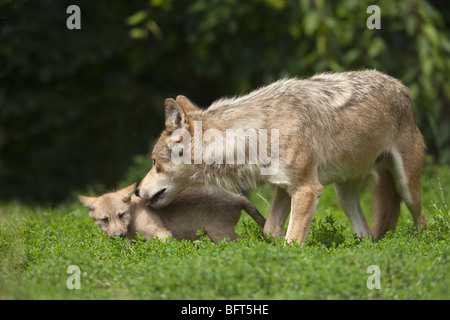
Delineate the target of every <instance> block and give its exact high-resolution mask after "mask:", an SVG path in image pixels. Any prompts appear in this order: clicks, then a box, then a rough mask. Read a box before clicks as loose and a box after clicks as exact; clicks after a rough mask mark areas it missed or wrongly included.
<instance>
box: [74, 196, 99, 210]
mask: <svg viewBox="0 0 450 320" xmlns="http://www.w3.org/2000/svg"><path fill="white" fill-rule="evenodd" d="M78 199H80V201H81V203H82V204H83V205H84V206H85V207H86V208H88V209H89V210H94V209H95V207H94V202H95V200H97V197H85V196H82V195H78Z"/></svg>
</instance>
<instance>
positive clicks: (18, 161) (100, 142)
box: [0, 0, 450, 203]
mask: <svg viewBox="0 0 450 320" xmlns="http://www.w3.org/2000/svg"><path fill="white" fill-rule="evenodd" d="M447 3H448V2H447ZM71 4H77V5H78V6H79V7H80V9H81V28H82V29H81V30H68V29H67V28H66V20H67V18H68V17H69V16H70V14H67V13H66V8H67V7H68V6H69V5H71ZM371 4H373V3H372V1H368V0H363V1H360V0H342V1H327V2H326V1H322V0H300V1H290V0H251V1H250V0H249V1H237V0H224V1H206V0H192V1H187V0H180V1H175V0H174V1H169V0H151V1H92V0H85V1H61V0H46V1H43V0H41V1H24V0H14V1H13V0H10V1H5V0H0V200H10V199H13V200H20V201H27V202H43V203H54V202H60V201H63V200H65V199H67V198H70V197H71V196H73V192H74V191H75V190H85V189H86V188H88V187H89V186H91V188H96V189H109V188H113V187H116V186H117V185H118V184H122V186H123V184H124V183H131V182H132V181H133V180H136V179H139V177H140V178H142V177H143V175H144V174H145V172H146V171H147V170H149V169H150V166H151V161H150V159H149V158H147V157H145V154H148V152H149V151H150V150H151V146H152V143H153V141H154V140H155V139H156V138H157V137H158V135H159V133H160V131H161V130H162V129H163V124H164V121H163V102H164V99H165V98H166V97H175V96H176V95H178V94H184V95H186V96H188V97H189V98H190V99H191V100H193V101H194V102H196V103H197V104H199V105H200V106H202V107H207V106H208V105H209V104H210V103H211V102H212V101H213V100H215V99H217V98H218V97H221V96H226V95H228V96H230V95H236V94H244V93H247V92H249V91H250V90H252V89H255V88H257V87H259V86H262V85H264V84H268V83H270V82H272V81H275V80H277V79H279V78H280V77H284V76H297V77H307V76H311V75H313V74H314V73H318V72H324V71H345V70H360V69H363V68H376V69H378V70H380V71H384V72H386V73H387V74H389V75H392V76H394V77H397V78H399V79H401V80H402V81H403V82H404V83H405V84H406V85H407V86H409V88H410V89H411V95H412V98H413V103H414V108H415V114H416V119H417V122H418V124H419V127H420V128H421V130H422V132H423V134H424V135H425V138H426V142H427V146H428V153H429V154H431V155H432V156H433V159H434V161H436V162H437V163H450V37H449V34H450V32H449V27H450V10H449V4H446V3H445V1H424V0H405V1H378V2H377V3H376V4H377V5H378V6H379V7H380V8H381V29H380V30H369V29H368V28H367V27H366V20H367V19H368V18H369V16H370V14H368V13H366V10H367V7H368V6H369V5H371Z"/></svg>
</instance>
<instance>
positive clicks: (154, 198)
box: [136, 70, 426, 243]
mask: <svg viewBox="0 0 450 320" xmlns="http://www.w3.org/2000/svg"><path fill="white" fill-rule="evenodd" d="M165 112H166V123H165V124H166V128H165V130H164V131H163V133H162V134H161V136H160V138H159V140H158V141H157V143H156V145H155V147H154V149H153V154H152V158H153V163H154V165H153V167H152V169H151V170H150V172H149V173H148V174H147V176H146V177H145V178H144V179H143V181H142V182H141V184H140V186H139V188H138V191H137V193H136V194H137V195H139V196H140V197H142V198H144V199H146V200H149V201H150V204H151V205H152V206H154V207H160V206H164V205H167V204H168V203H170V201H171V200H172V199H173V198H174V196H175V195H176V194H178V193H179V192H180V191H181V190H183V189H184V188H186V187H187V186H189V185H192V184H198V183H201V184H206V185H208V184H220V185H224V186H228V187H230V186H231V187H236V188H251V187H253V186H254V185H255V184H256V182H258V181H260V180H265V181H268V182H270V183H272V184H274V185H275V191H274V199H273V201H272V204H271V207H270V211H269V215H268V218H267V221H266V224H265V227H264V233H265V234H269V233H272V235H275V236H284V235H285V236H286V239H287V240H288V241H291V240H293V239H295V240H296V241H298V242H300V243H303V242H304V241H305V238H306V236H307V233H308V230H309V227H310V224H311V220H312V217H313V213H314V210H315V206H316V204H317V202H318V200H319V197H320V195H321V193H322V188H323V186H324V185H327V184H331V183H332V184H333V185H334V188H335V191H336V194H337V196H338V199H339V203H340V205H341V207H342V209H343V210H344V212H345V213H346V215H347V217H348V219H349V220H350V223H351V225H352V228H353V231H354V233H356V234H357V235H359V236H370V235H371V231H370V230H369V227H368V224H367V222H366V219H365V218H364V215H363V213H362V210H361V206H360V202H359V192H360V188H361V185H362V183H363V181H364V180H365V178H366V177H367V176H368V175H369V174H374V175H375V176H376V178H375V179H374V180H375V182H374V186H373V190H372V195H373V200H374V210H373V218H374V220H375V221H374V227H373V232H374V236H375V238H376V239H379V238H380V237H382V236H383V235H384V233H385V232H386V231H388V230H390V229H392V228H394V227H395V224H396V221H397V217H398V214H399V209H400V201H401V200H403V201H404V202H405V203H406V205H407V207H408V209H409V211H410V212H411V214H412V217H413V220H414V223H415V225H416V226H417V227H418V226H419V225H423V226H424V227H425V228H426V223H425V219H424V217H423V215H422V213H421V202H420V176H421V171H422V165H423V153H424V142H423V137H422V135H421V133H420V131H419V129H418V128H417V125H416V123H415V120H414V114H413V108H412V103H411V98H410V94H409V90H408V88H407V87H405V86H404V85H403V84H402V83H401V82H400V81H398V80H396V79H394V78H392V77H390V76H387V75H385V74H383V73H381V72H378V71H376V70H365V71H359V72H343V73H324V74H319V75H316V76H313V77H312V78H309V79H303V80H299V79H282V80H279V81H277V82H274V83H272V84H270V85H268V86H266V87H262V88H260V89H258V90H255V91H253V92H251V93H249V94H247V95H244V96H241V97H236V98H228V99H220V100H218V101H216V102H214V103H213V104H212V105H211V106H210V107H209V108H207V109H204V110H203V109H200V108H197V107H196V106H194V105H193V104H192V103H191V102H190V101H189V100H188V99H187V98H185V97H183V96H179V97H177V99H176V101H175V100H173V99H167V100H166V102H165ZM199 123H201V124H202V126H201V128H202V132H205V131H206V130H208V129H214V130H216V131H215V132H222V133H225V132H226V131H227V129H249V128H254V129H256V130H260V131H261V129H264V130H267V132H269V131H270V130H278V131H277V132H278V133H279V139H278V140H279V141H276V143H277V145H276V147H278V157H277V159H275V160H274V161H278V163H277V168H278V170H277V172H275V173H273V174H270V175H263V174H261V170H259V169H261V168H263V167H265V166H267V161H266V162H265V161H262V160H261V159H260V160H258V161H257V162H256V163H253V164H250V163H249V161H248V159H247V161H246V162H245V163H244V164H226V163H225V164H223V163H222V164H221V163H214V161H211V159H210V158H211V157H212V156H215V155H214V154H213V153H209V155H208V154H206V158H205V155H203V156H204V158H203V160H204V161H203V162H200V163H199V161H197V162H196V163H197V164H193V163H191V162H189V163H185V162H183V163H181V164H174V162H173V161H172V157H173V155H179V153H180V152H181V153H182V152H186V151H187V149H186V148H182V147H181V146H180V144H182V143H183V142H186V140H188V141H187V142H189V147H190V148H191V150H189V151H191V152H192V154H193V156H194V158H195V154H194V151H195V150H194V146H195V145H196V144H197V145H198V144H199V139H198V137H196V135H195V133H196V128H195V124H199ZM197 129H198V126H197ZM177 130H178V131H177ZM180 130H181V131H182V132H188V133H189V134H180ZM175 133H177V134H175ZM205 140H206V139H204V140H203V141H202V142H200V143H203V146H205V144H206V142H205ZM270 140H271V141H270V143H268V147H269V150H272V149H273V147H274V141H272V139H270ZM259 142H260V141H259ZM266 142H267V141H266ZM260 146H261V145H260ZM260 146H259V147H260ZM232 147H234V144H232V145H231V147H230V146H229V145H227V144H226V145H225V146H224V147H223V148H222V149H220V148H218V149H215V150H216V151H215V153H217V152H223V153H224V154H228V155H229V154H230V152H233V151H232V150H231V149H232ZM245 147H248V144H245ZM248 149H249V148H246V152H248ZM234 152H235V153H236V150H235V151H234ZM208 157H209V158H208ZM222 158H225V156H222ZM213 160H214V159H213ZM263 160H264V159H263ZM290 211H291V217H290V220H289V225H288V229H287V233H286V234H285V233H284V231H283V229H282V227H283V225H284V223H285V221H286V219H287V216H288V214H289V212H290Z"/></svg>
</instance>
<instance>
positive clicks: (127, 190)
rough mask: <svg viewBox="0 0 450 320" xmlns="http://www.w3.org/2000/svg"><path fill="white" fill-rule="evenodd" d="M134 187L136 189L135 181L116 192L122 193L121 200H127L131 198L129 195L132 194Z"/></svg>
mask: <svg viewBox="0 0 450 320" xmlns="http://www.w3.org/2000/svg"><path fill="white" fill-rule="evenodd" d="M135 189H136V182H135V183H133V184H132V185H131V186H128V187H125V188H123V189H121V190H119V191H117V192H119V193H120V194H121V195H122V201H123V202H128V201H130V200H131V197H132V196H133V194H134V190H135Z"/></svg>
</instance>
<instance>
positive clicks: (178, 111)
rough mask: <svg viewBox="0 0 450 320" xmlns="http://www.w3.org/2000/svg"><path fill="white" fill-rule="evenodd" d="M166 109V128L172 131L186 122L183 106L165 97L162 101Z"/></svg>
mask: <svg viewBox="0 0 450 320" xmlns="http://www.w3.org/2000/svg"><path fill="white" fill-rule="evenodd" d="M164 106H165V109H166V130H167V131H169V132H173V131H174V130H176V129H181V128H183V127H184V125H185V124H186V123H187V116H186V113H185V112H184V110H183V108H181V107H180V105H178V103H177V102H176V101H175V100H173V99H170V98H169V99H166V101H165V103H164Z"/></svg>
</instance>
